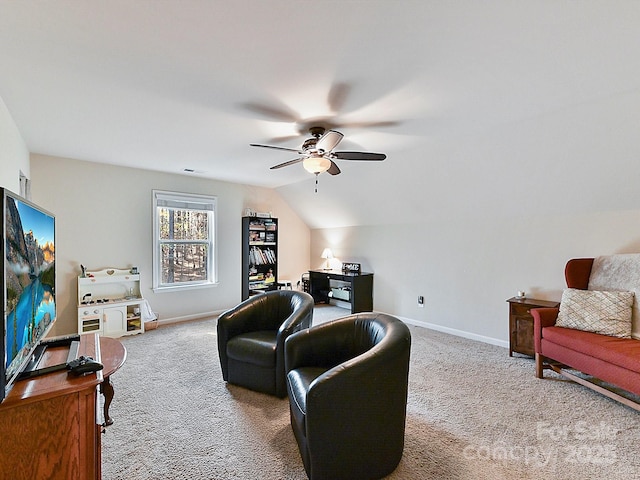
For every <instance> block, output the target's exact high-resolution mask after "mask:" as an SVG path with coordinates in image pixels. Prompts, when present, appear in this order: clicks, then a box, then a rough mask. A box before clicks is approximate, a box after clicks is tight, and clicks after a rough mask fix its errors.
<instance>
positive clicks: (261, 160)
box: [0, 0, 640, 223]
mask: <svg viewBox="0 0 640 480" xmlns="http://www.w3.org/2000/svg"><path fill="white" fill-rule="evenodd" d="M639 32H640V2H637V1H633V0H631V1H623V0H602V1H593V0H584V1H580V2H577V1H565V0H538V1H527V0H520V1H518V0H500V1H498V0H493V1H492V0H487V1H481V2H479V1H474V0H458V1H456V0H439V1H435V0H395V1H391V0H335V1H334V0H326V1H318V0H271V1H261V0H239V1H238V0H236V1H233V2H230V1H217V0H216V1H214V0H211V1H204V0H153V1H148V0H108V1H104V0H100V1H97V0H55V1H54V0H52V1H46V2H44V1H34V0H20V1H16V0H0V97H2V99H3V100H4V102H5V103H6V105H7V107H8V109H9V111H10V112H11V114H12V116H13V118H14V120H15V122H16V123H17V125H18V128H19V130H20V132H21V133H22V135H23V137H24V140H25V142H26V144H27V147H28V149H29V150H30V151H31V152H33V153H42V154H48V155H54V156H62V157H69V158H76V159H81V160H89V161H96V162H104V163H109V164H117V165H128V166H134V167H140V168H145V169H152V170H160V171H166V172H176V173H183V170H184V169H185V168H190V169H194V170H196V171H197V172H200V173H195V175H200V176H205V177H211V178H216V179H221V180H226V181H232V182H240V183H247V184H251V185H260V186H267V187H274V188H277V187H281V188H282V190H283V191H284V192H285V193H286V192H287V191H288V192H290V193H292V192H294V191H295V190H296V188H297V187H296V186H295V185H297V184H298V183H299V182H302V181H304V183H303V184H302V185H304V188H305V189H308V187H307V183H308V182H309V181H310V180H309V174H308V173H306V172H305V171H304V170H303V169H302V166H301V165H296V166H292V167H288V168H284V169H279V170H273V171H272V170H269V168H268V167H269V166H271V165H274V164H276V163H281V162H284V161H286V160H290V159H291V158H295V154H294V155H293V157H292V156H291V155H289V154H288V153H287V152H280V151H275V150H274V151H272V150H266V149H258V148H251V147H249V143H270V144H274V145H280V146H287V147H294V148H298V147H299V146H300V145H301V144H302V141H303V140H304V138H306V137H308V135H300V136H298V137H292V136H291V135H292V134H298V133H299V132H298V130H299V129H300V125H306V124H309V123H310V122H309V120H310V119H313V118H322V119H325V120H326V119H329V120H330V121H331V122H332V123H333V124H336V125H338V126H339V127H338V129H339V130H340V131H341V132H342V133H344V134H345V140H343V142H342V144H341V145H340V148H338V149H339V150H340V149H358V150H359V149H362V150H366V151H376V152H384V153H386V154H387V155H388V159H387V160H386V161H385V162H383V164H378V163H375V164H374V163H373V162H372V163H367V164H364V163H362V162H341V163H340V167H341V168H342V170H343V174H342V175H340V176H339V177H324V176H323V177H321V180H320V181H321V185H320V186H321V187H322V186H323V185H324V186H326V185H328V184H331V182H336V185H339V186H341V188H344V186H346V185H349V184H350V183H352V182H354V181H356V180H357V181H362V182H364V180H365V179H367V178H372V179H375V178H376V176H377V177H382V178H386V179H388V175H389V174H392V172H398V175H400V177H399V178H400V180H398V181H402V176H401V175H402V172H405V174H406V175H407V179H410V178H411V176H412V173H413V172H416V171H422V169H423V167H422V166H423V165H424V162H425V161H429V159H425V158H424V155H421V154H420V153H421V152H425V151H427V150H428V151H430V152H432V151H433V150H432V148H433V145H434V144H439V145H442V144H443V142H446V141H447V139H460V138H465V137H475V136H478V135H482V133H483V132H487V131H491V130H493V131H495V130H496V129H500V128H501V126H502V125H513V124H516V123H518V122H523V121H527V120H529V119H532V118H538V117H541V116H544V115H549V114H550V112H551V113H553V112H562V111H563V110H566V109H575V108H579V106H580V105H583V104H586V103H590V102H591V103H593V102H597V101H599V100H601V99H607V98H612V97H616V96H620V95H625V94H628V93H629V92H634V93H637V92H638V91H639V90H640V88H639V87H640V67H639V65H638V58H639V57H638V52H639V51H640V33H639ZM336 91H339V92H341V93H342V94H343V97H342V101H340V102H338V101H335V102H333V105H334V106H335V107H337V110H336V111H332V110H331V108H330V102H329V100H328V99H330V98H331V92H336ZM260 108H262V109H263V110H264V109H272V110H278V111H288V112H291V115H295V116H296V117H297V118H299V119H300V122H298V124H293V123H290V122H283V121H274V119H273V118H269V117H268V116H267V115H263V114H261V113H260V112H259V110H260ZM276 120H277V119H276ZM361 122H373V123H376V122H390V123H394V122H395V125H393V126H384V125H383V126H375V125H374V126H371V127H368V128H360V127H357V126H355V127H350V126H349V125H350V124H357V123H361ZM283 137H288V138H287V139H286V140H278V139H281V138H283ZM456 141H457V140H456ZM469 161H473V160H472V159H470V160H469ZM347 163H349V164H348V165H347ZM470 166H471V167H474V168H477V167H476V166H474V165H470ZM434 168H436V169H437V168H450V166H449V165H438V166H435V167H434ZM455 168H456V169H457V170H456V171H460V169H464V166H461V165H456V166H455ZM490 173H491V172H490ZM453 174H454V172H451V175H453ZM340 182H341V183H340ZM379 184H380V182H379V181H375V180H374V181H373V182H372V187H376V186H378V185H379ZM325 188H326V187H325ZM330 188H333V187H330ZM399 190H402V188H400V189H399ZM407 200H410V199H407ZM344 222H346V223H348V222H349V220H348V219H345V220H344ZM311 223H314V222H311Z"/></svg>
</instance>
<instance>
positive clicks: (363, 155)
mask: <svg viewBox="0 0 640 480" xmlns="http://www.w3.org/2000/svg"><path fill="white" fill-rule="evenodd" d="M331 158H337V159H338V160H368V161H371V160H373V161H382V160H384V159H385V158H387V156H386V155H385V154H384V153H372V152H333V153H332V154H331Z"/></svg>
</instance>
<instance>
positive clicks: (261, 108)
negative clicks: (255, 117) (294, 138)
mask: <svg viewBox="0 0 640 480" xmlns="http://www.w3.org/2000/svg"><path fill="white" fill-rule="evenodd" d="M242 107H244V108H246V109H247V110H250V111H252V112H254V113H257V114H260V115H262V116H264V117H268V118H269V119H273V120H276V121H279V122H289V123H295V122H297V121H299V120H300V117H299V115H298V114H297V113H296V112H294V111H293V110H292V109H290V108H289V107H287V106H285V105H282V106H281V107H273V106H270V105H265V104H260V103H255V102H247V103H243V104H242Z"/></svg>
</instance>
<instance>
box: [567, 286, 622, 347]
mask: <svg viewBox="0 0 640 480" xmlns="http://www.w3.org/2000/svg"><path fill="white" fill-rule="evenodd" d="M633 298H634V293H633V292H613V291H604V290H578V289H575V288H567V289H566V290H565V291H564V292H563V293H562V300H561V301H560V313H558V319H557V320H556V326H557V327H565V328H573V329H576V330H584V331H585V332H593V333H600V334H602V335H610V336H613V337H621V338H629V337H631V305H632V304H633Z"/></svg>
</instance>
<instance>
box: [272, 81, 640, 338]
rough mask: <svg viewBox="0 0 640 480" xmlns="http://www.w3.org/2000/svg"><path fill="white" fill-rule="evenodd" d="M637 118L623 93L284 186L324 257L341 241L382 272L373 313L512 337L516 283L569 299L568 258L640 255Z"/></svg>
mask: <svg viewBox="0 0 640 480" xmlns="http://www.w3.org/2000/svg"><path fill="white" fill-rule="evenodd" d="M637 125H640V93H638V92H637V91H632V92H625V93H621V94H620V95H617V96H612V97H609V96H607V97H603V98H596V99H594V100H593V101H592V102H587V103H581V104H577V105H571V106H567V108H565V109H562V110H558V111H553V112H548V113H547V114H545V115H539V116H535V117H532V118H528V119H522V120H520V121H516V122H511V123H508V124H504V125H499V126H497V127H491V128H484V129H483V128H482V126H481V125H479V126H478V129H477V130H476V131H464V129H462V128H461V130H460V132H459V133H458V134H456V135H455V136H453V135H452V136H450V137H438V136H437V135H432V136H429V135H428V132H425V137H424V138H423V139H422V140H421V141H420V144H419V146H418V148H413V149H412V148H411V146H410V144H409V143H407V149H406V151H404V152H402V153H401V154H400V153H398V154H396V155H393V156H390V157H389V158H388V159H387V160H386V161H385V162H382V163H379V164H373V162H371V163H372V164H362V165H361V164H360V163H358V164H357V165H353V164H354V163H356V162H343V164H344V165H345V167H348V168H349V170H347V168H345V169H343V174H342V175H340V176H338V177H329V176H323V177H322V178H321V180H320V182H321V187H322V189H321V190H320V192H319V193H318V194H317V195H314V194H313V193H312V192H313V190H312V189H311V188H310V187H311V186H310V185H309V184H305V185H303V184H295V185H288V186H285V187H281V188H279V189H278V191H279V192H280V193H281V194H282V195H283V197H284V198H285V199H286V200H287V201H288V202H289V204H290V205H292V206H294V208H297V209H299V210H298V211H299V214H300V215H301V216H302V217H303V218H304V219H305V221H306V222H307V224H308V225H310V227H311V228H312V234H311V238H312V240H311V245H312V248H311V259H310V262H311V264H312V266H318V265H319V264H320V263H321V259H320V258H319V256H320V252H321V251H322V248H324V247H326V246H331V247H332V248H333V252H334V255H336V256H337V257H340V258H342V259H343V260H351V261H360V262H361V263H362V264H363V267H365V268H366V269H367V270H369V271H373V272H374V273H375V277H374V308H375V309H377V310H381V311H385V312H389V313H392V314H396V315H399V316H402V317H405V318H408V319H413V320H417V321H419V322H423V323H427V324H431V325H435V326H437V327H438V328H443V329H453V330H456V331H457V333H462V334H465V335H467V334H468V335H472V336H475V337H487V338H485V340H489V341H492V342H494V343H499V344H504V343H505V342H506V341H507V340H508V336H509V332H508V322H507V304H506V303H505V300H506V299H507V298H510V297H512V296H513V295H515V294H516V292H517V291H518V290H525V291H526V292H530V293H531V294H532V295H534V296H535V297H536V298H540V299H550V300H559V299H560V296H561V292H562V289H563V288H564V287H565V283H564V266H565V263H566V261H567V260H568V259H570V258H574V257H593V256H598V255H608V254H613V253H637V252H640V188H638V179H640V136H638V133H637ZM412 158H418V159H420V160H421V161H420V162H419V163H418V164H416V163H415V162H411V161H410V159H412ZM341 166H342V164H341ZM306 212H313V215H311V216H309V217H306V215H307V213H306ZM329 226H331V227H334V228H332V229H328V228H327V227H329ZM418 295H424V297H425V301H426V305H425V307H424V308H418V307H417V297H418Z"/></svg>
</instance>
